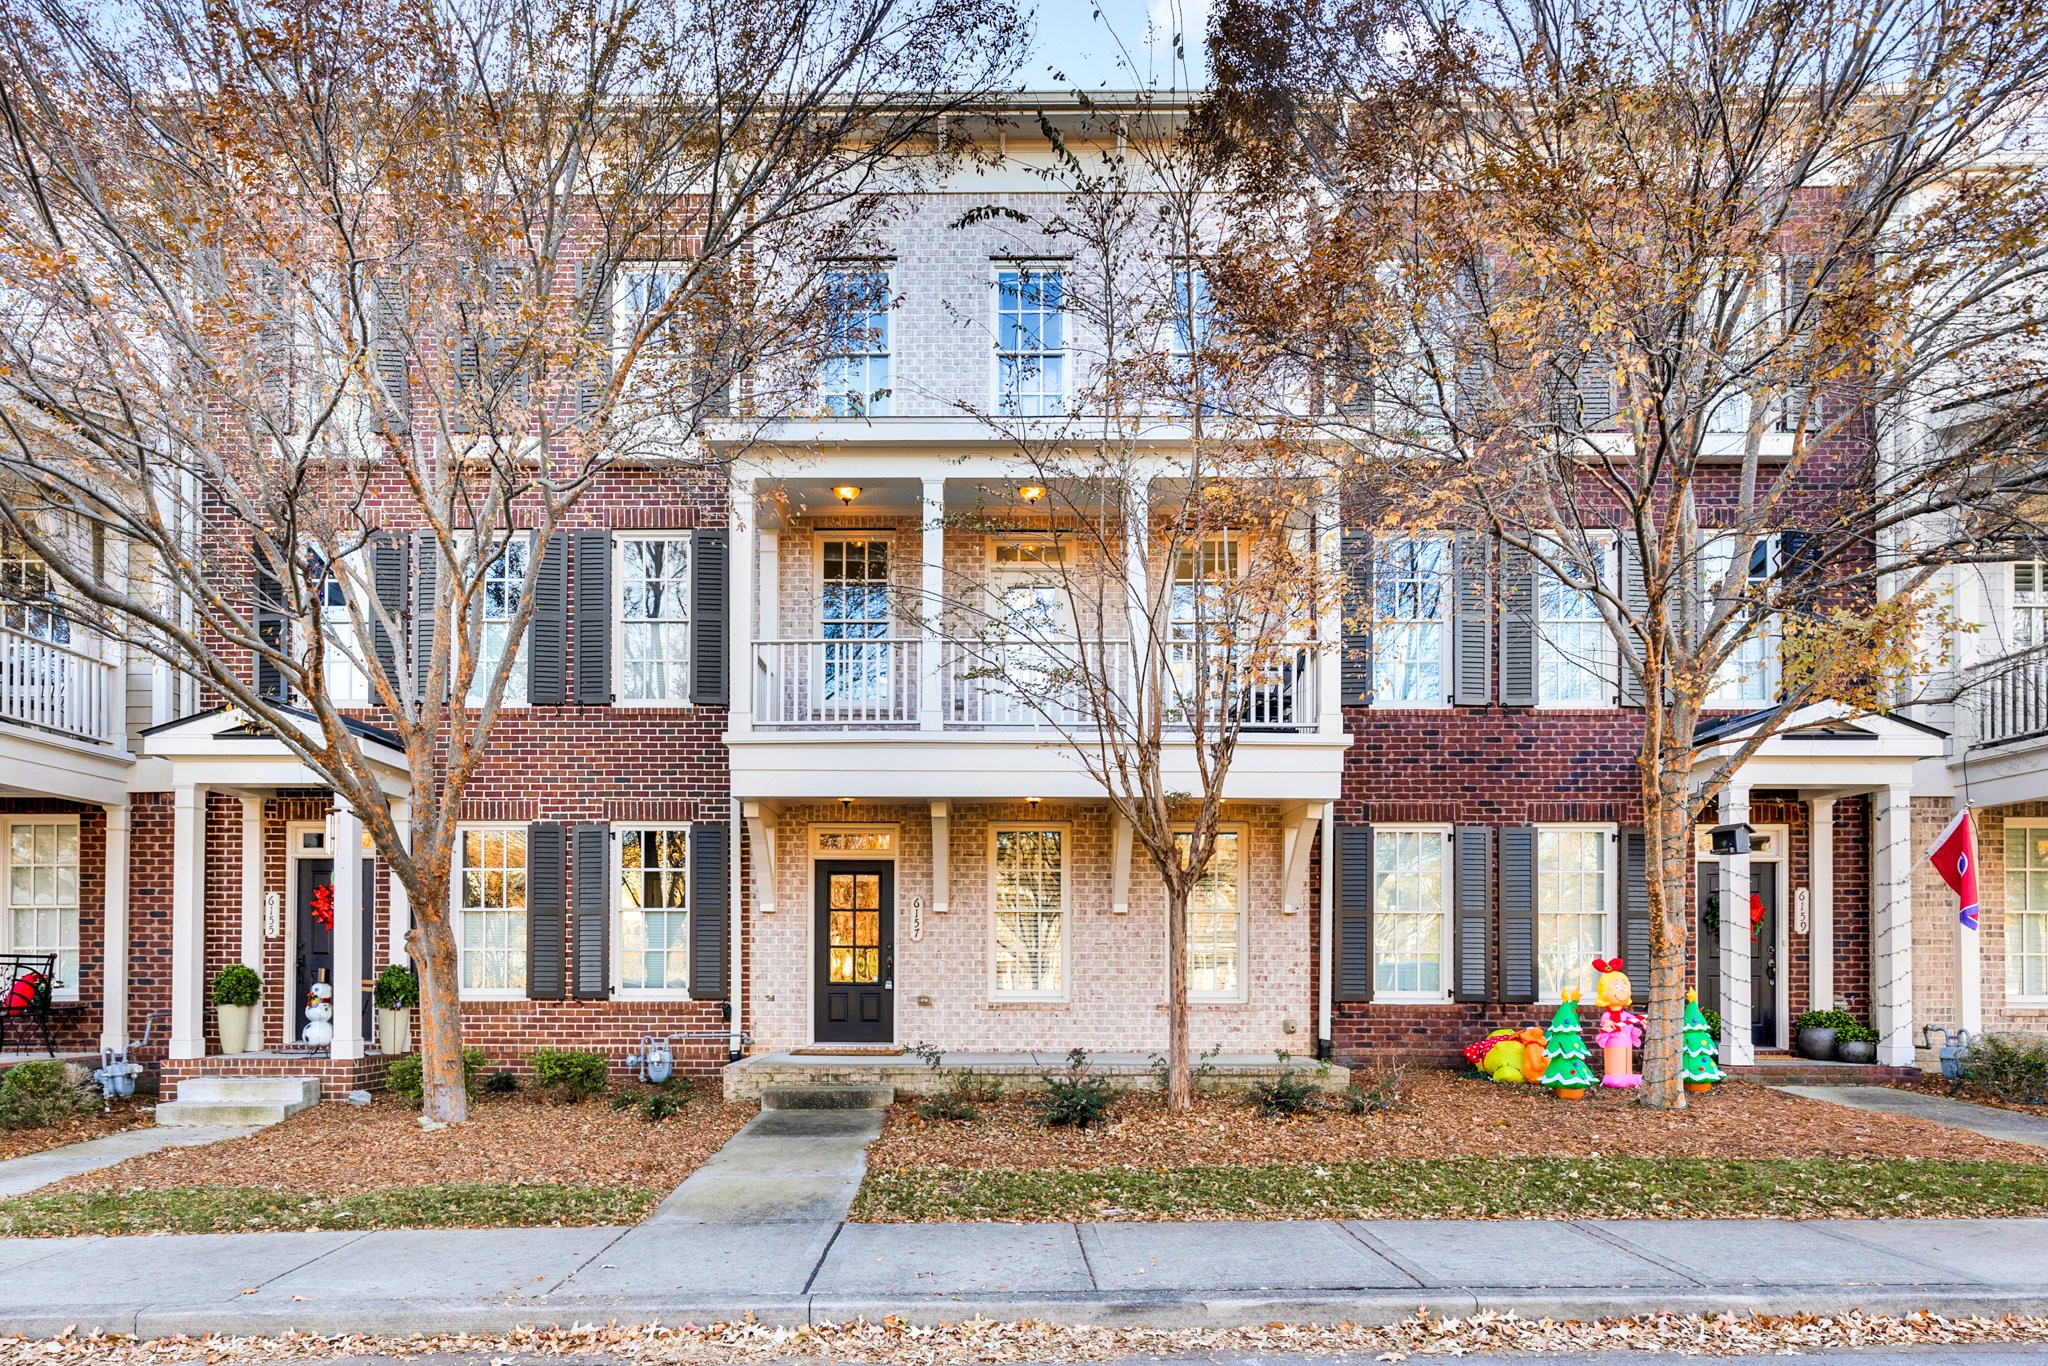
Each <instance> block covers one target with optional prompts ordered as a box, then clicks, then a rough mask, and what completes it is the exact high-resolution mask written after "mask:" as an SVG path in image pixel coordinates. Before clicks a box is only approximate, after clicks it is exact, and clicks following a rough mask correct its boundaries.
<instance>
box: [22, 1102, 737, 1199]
mask: <svg viewBox="0 0 2048 1366" xmlns="http://www.w3.org/2000/svg"><path fill="white" fill-rule="evenodd" d="M754 1113H755V1111H754V1108H753V1107H752V1106H746V1105H722V1104H718V1103H716V1102H713V1101H708V1100H700V1101H696V1102H693V1103H692V1104H690V1105H687V1106H685V1107H684V1108H683V1109H682V1110H681V1111H680V1112H679V1113H677V1114H676V1115H675V1116H673V1117H672V1118H669V1119H666V1120H663V1121H662V1122H660V1123H658V1124H650V1123H648V1122H647V1121H646V1120H644V1119H642V1118H640V1116H639V1115H638V1114H636V1113H634V1112H632V1111H625V1112H621V1111H617V1110H614V1109H612V1107H611V1104H610V1103H609V1102H608V1101H606V1100H605V1099H603V1098H602V1097H600V1098H599V1099H596V1100H586V1101H584V1102H583V1103H581V1104H580V1105H552V1104H547V1103H545V1102H542V1101H540V1100H537V1099H531V1098H528V1097H526V1096H510V1097H484V1098H482V1099H481V1100H479V1101H477V1102H476V1103H474V1104H473V1105H471V1107H470V1122H469V1123H467V1124H453V1125H450V1126H448V1127H447V1128H445V1129H438V1130H435V1131H434V1132H431V1133H429V1132H427V1131H425V1130H423V1129H421V1128H420V1125H419V1112H418V1111H417V1110H415V1109H413V1108H412V1107H411V1106H410V1105H406V1104H404V1103H402V1102H400V1101H396V1100H392V1099H389V1098H382V1097H380V1098H379V1099H378V1100H377V1101H376V1103H374V1104H372V1105H365V1106H355V1105H342V1104H334V1103H327V1104H321V1105H316V1106H314V1107H313V1108H312V1109H310V1110H305V1111H302V1112H300V1113H299V1114H296V1115H293V1116H292V1117H291V1118H290V1119H288V1120H286V1121H285V1122H284V1123H282V1124H274V1125H272V1126H271V1127H269V1128H267V1129H260V1130H258V1131H257V1132H255V1133H253V1134H251V1135H249V1136H248V1137H247V1138H237V1139H230V1140H228V1141H227V1142H225V1143H213V1144H209V1145H207V1146H206V1147H203V1148H178V1149H167V1150H165V1151H163V1152H156V1153H150V1154H148V1155H147V1156H144V1157H136V1158H130V1159H129V1160H128V1161H126V1162H123V1163H120V1164H119V1165H117V1166H113V1167H108V1168H105V1169H103V1170H101V1171H96V1172H88V1173H86V1174H85V1175H83V1176H75V1177H72V1178H71V1179H70V1180H68V1181H63V1182H60V1183H58V1184H57V1185H54V1186H51V1187H49V1188H48V1189H47V1190H46V1191H45V1192H43V1193H44V1194H57V1193H61V1192H65V1191H86V1190H126V1189H131V1188H134V1187H151V1188H155V1189H165V1188H168V1187H173V1186H264V1187H269V1188H272V1189H277V1190H295V1191H305V1192H308V1193H311V1194H318V1195H353V1194H355V1193H357V1192H360V1191H370V1190H388V1189H390V1188H391V1187H394V1186H430V1185H453V1184H458V1183H469V1182H488V1183H492V1184H497V1185H565V1186H618V1187H631V1188H643V1189H662V1188H665V1187H669V1186H673V1185H675V1184H676V1183H678V1182H680V1181H681V1180H682V1179H683V1178H684V1177H685V1176H687V1175H689V1174H690V1172H691V1171H693V1170H694V1169H695V1168H696V1167H697V1166H698V1165H699V1164H700V1163H702V1162H703V1161H704V1159H705V1158H707V1157H709V1156H710V1155H711V1154H712V1153H714V1152H717V1151H718V1149H719V1147H720V1146H721V1145H723V1144H724V1142H725V1141H726V1140H727V1139H728V1138H731V1137H732V1136H733V1134H734V1133H735V1132H737V1131H738V1129H739V1127H740V1125H742V1124H744V1123H746V1122H747V1120H749V1119H751V1118H752V1117H753V1115H754Z"/></svg>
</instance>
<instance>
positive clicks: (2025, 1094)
mask: <svg viewBox="0 0 2048 1366" xmlns="http://www.w3.org/2000/svg"><path fill="white" fill-rule="evenodd" d="M1963 1075H1964V1076H1965V1077H1967V1078H1968V1079H1969V1080H1971V1081H1973V1082H1975V1083H1977V1084H1978V1085H1979V1086H1982V1087H1983V1088H1984V1089H1985V1090H1987V1091H1989V1092H1990V1093H1991V1094H1992V1095H1994V1096H1997V1097H1998V1098H1999V1099H2000V1100H2010V1101H2017V1102H2019V1103H2020V1104H2022V1105H2048V1037H2044V1036H2043V1035H2040V1034H2018V1033H2010V1034H1986V1035H1985V1036H1984V1037H1983V1038H1981V1039H1977V1040H1975V1041H1974V1042H1972V1043H1971V1044H1970V1051H1969V1052H1967V1053H1965V1054H1964V1055H1963ZM8 1076H9V1078H10V1079H11V1078H12V1077H13V1073H11V1072H10V1073H9V1074H8Z"/></svg>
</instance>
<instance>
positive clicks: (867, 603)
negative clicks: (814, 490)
mask: <svg viewBox="0 0 2048 1366" xmlns="http://www.w3.org/2000/svg"><path fill="white" fill-rule="evenodd" d="M819 581H820V588H821V592H820V594H819V603H818V605H819V623H818V624H819V629H820V631H821V633H822V635H823V637H824V646H823V658H822V660H821V663H822V666H823V676H822V677H821V678H820V679H819V691H820V696H821V697H822V698H823V699H824V700H825V701H827V702H830V703H834V704H842V705H843V704H848V703H859V704H862V705H872V704H876V703H881V702H885V701H887V700H889V698H890V696H891V695H892V694H891V688H892V683H891V680H890V676H889V675H890V668H889V665H890V659H891V656H890V649H891V646H890V641H889V635H890V629H891V618H890V604H889V543H888V541H886V540H883V539H881V538H880V537H850V538H849V537H837V536H835V537H830V538H827V539H826V540H825V541H824V542H823V543H821V545H820V546H819Z"/></svg>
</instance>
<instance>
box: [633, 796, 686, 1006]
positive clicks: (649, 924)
mask: <svg viewBox="0 0 2048 1366" xmlns="http://www.w3.org/2000/svg"><path fill="white" fill-rule="evenodd" d="M689 874H690V832H689V831H688V830H687V829H684V828H682V827H680V826H654V827H648V828H644V829H629V830H621V831H619V889H618V902H617V908H616V909H617V917H618V918H617V921H616V928H617V934H616V936H615V938H614V942H615V943H616V944H617V945H618V960H619V961H618V967H617V977H616V979H615V980H617V982H618V984H619V989H620V990H621V991H627V992H648V993H662V994H679V993H687V992H688V991H689V989H690V905H689V895H690V894H689V887H690V876H689Z"/></svg>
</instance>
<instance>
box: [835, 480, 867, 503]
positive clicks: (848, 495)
mask: <svg viewBox="0 0 2048 1366" xmlns="http://www.w3.org/2000/svg"><path fill="white" fill-rule="evenodd" d="M832 496H833V497H834V498H837V499H838V500H839V501H840V502H842V503H844V504H846V506H848V507H852V506H853V500H854V499H856V498H858V497H860V485H858V484H840V485H838V486H837V487H835V488H834V489H833V490H832Z"/></svg>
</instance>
